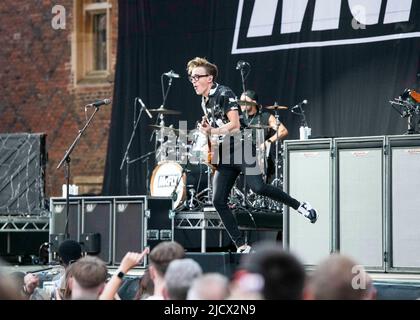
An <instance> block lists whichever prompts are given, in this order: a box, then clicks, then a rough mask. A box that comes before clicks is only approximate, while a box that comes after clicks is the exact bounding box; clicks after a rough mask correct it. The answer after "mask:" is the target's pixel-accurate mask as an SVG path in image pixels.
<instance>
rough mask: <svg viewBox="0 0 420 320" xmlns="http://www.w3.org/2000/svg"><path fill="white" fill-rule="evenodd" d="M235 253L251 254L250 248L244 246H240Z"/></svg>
mask: <svg viewBox="0 0 420 320" xmlns="http://www.w3.org/2000/svg"><path fill="white" fill-rule="evenodd" d="M236 252H237V253H250V252H251V246H249V245H247V244H244V245H243V246H240V247H239V248H238V250H236Z"/></svg>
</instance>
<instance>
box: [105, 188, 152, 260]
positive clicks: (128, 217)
mask: <svg viewBox="0 0 420 320" xmlns="http://www.w3.org/2000/svg"><path fill="white" fill-rule="evenodd" d="M145 199H146V197H144V196H130V197H119V198H118V197H117V198H116V199H115V204H114V205H115V209H114V227H113V228H114V232H113V234H114V237H113V239H114V241H113V262H114V264H119V263H121V260H122V259H123V258H124V256H125V254H126V253H127V252H128V251H134V252H142V251H143V250H144V248H145V243H146V239H145V236H146V235H145V233H144V229H145V207H146V204H145V201H146V200H145ZM144 265H145V261H143V266H144Z"/></svg>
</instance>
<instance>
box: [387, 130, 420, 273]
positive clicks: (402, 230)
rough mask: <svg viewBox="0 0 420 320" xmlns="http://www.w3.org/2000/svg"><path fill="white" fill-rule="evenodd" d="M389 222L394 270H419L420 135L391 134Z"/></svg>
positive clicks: (392, 267) (392, 266)
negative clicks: (395, 135)
mask: <svg viewBox="0 0 420 320" xmlns="http://www.w3.org/2000/svg"><path fill="white" fill-rule="evenodd" d="M389 145H390V147H391V170H390V172H391V179H390V182H391V199H390V200H391V201H390V202H391V204H390V208H391V219H390V220H391V221H390V222H391V223H390V237H389V239H390V242H391V243H390V251H391V259H390V260H391V261H390V263H391V266H390V267H391V269H392V270H393V271H397V272H399V271H404V270H406V271H409V272H414V271H417V272H418V271H419V270H420V255H419V254H418V252H420V232H419V230H420V215H419V208H420V197H419V190H420V137H419V136H418V135H416V136H414V135H410V136H404V137H398V138H396V137H390V139H389Z"/></svg>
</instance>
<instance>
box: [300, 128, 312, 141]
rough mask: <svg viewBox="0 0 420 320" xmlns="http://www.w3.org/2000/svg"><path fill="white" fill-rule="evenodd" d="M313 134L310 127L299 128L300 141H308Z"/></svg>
mask: <svg viewBox="0 0 420 320" xmlns="http://www.w3.org/2000/svg"><path fill="white" fill-rule="evenodd" d="M311 133H312V129H311V128H309V127H303V126H302V127H300V128H299V137H300V140H308V139H309V137H310V136H311Z"/></svg>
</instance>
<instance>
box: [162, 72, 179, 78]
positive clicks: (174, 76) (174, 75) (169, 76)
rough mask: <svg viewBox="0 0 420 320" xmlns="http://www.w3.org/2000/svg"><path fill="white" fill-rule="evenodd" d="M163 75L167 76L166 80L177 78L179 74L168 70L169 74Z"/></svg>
mask: <svg viewBox="0 0 420 320" xmlns="http://www.w3.org/2000/svg"><path fill="white" fill-rule="evenodd" d="M163 75H165V76H167V77H168V78H179V74H178V73H175V71H174V70H170V71H169V72H165V73H164V74H163Z"/></svg>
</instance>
